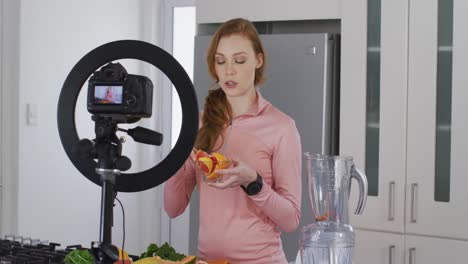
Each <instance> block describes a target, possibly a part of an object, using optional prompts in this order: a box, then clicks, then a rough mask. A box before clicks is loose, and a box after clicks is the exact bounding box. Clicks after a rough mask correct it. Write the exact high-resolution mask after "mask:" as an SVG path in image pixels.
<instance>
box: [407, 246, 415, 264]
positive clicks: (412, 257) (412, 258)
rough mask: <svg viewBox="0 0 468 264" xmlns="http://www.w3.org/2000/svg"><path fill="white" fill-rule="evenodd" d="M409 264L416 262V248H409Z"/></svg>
mask: <svg viewBox="0 0 468 264" xmlns="http://www.w3.org/2000/svg"><path fill="white" fill-rule="evenodd" d="M409 264H416V248H410V249H409Z"/></svg>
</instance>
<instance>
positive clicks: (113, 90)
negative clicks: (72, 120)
mask: <svg viewBox="0 0 468 264" xmlns="http://www.w3.org/2000/svg"><path fill="white" fill-rule="evenodd" d="M122 90H123V86H121V85H116V86H111V85H96V86H94V104H101V105H105V104H122Z"/></svg>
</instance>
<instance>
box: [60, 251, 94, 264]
mask: <svg viewBox="0 0 468 264" xmlns="http://www.w3.org/2000/svg"><path fill="white" fill-rule="evenodd" d="M64 262H65V263H66V264H94V262H95V259H94V256H93V255H92V254H91V253H90V252H89V251H88V250H87V249H75V250H73V251H72V252H70V253H68V254H67V255H66V256H65V259H64Z"/></svg>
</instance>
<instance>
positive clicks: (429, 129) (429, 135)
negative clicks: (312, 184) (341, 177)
mask: <svg viewBox="0 0 468 264" xmlns="http://www.w3.org/2000/svg"><path fill="white" fill-rule="evenodd" d="M358 2H359V6H355V5H354V4H355V3H353V5H351V4H349V6H348V7H345V8H344V9H343V10H345V11H344V12H343V27H342V34H343V35H342V87H341V112H340V113H341V117H340V119H341V123H340V153H341V154H348V155H352V156H353V157H354V158H355V161H356V162H355V163H356V164H357V166H358V167H359V168H362V169H363V170H365V172H366V174H367V177H368V180H369V197H368V203H367V206H366V209H365V212H364V214H363V215H360V216H352V223H353V225H354V226H355V227H358V228H359V227H361V228H366V229H373V230H381V231H391V232H400V233H403V232H408V233H414V234H421V235H433V236H440V237H451V238H457V239H466V240H468V229H466V228H464V223H465V222H466V219H467V218H468V210H467V209H466V206H465V205H464V203H465V201H467V200H468V192H467V191H465V189H464V188H465V186H468V178H467V177H466V176H465V174H466V173H465V171H466V169H464V166H463V164H464V163H465V162H466V161H465V160H466V158H465V157H466V156H468V141H467V140H466V139H465V135H467V134H468V122H467V121H468V119H467V118H466V114H464V113H466V112H467V110H468V107H467V104H466V103H464V100H465V98H468V89H466V87H464V84H466V83H467V81H468V76H467V74H466V73H465V72H464V70H465V69H466V68H468V67H467V66H468V65H467V64H468V63H467V62H468V50H467V49H466V47H467V46H468V45H467V44H468V34H466V33H467V32H466V31H467V30H466V22H467V21H466V20H467V19H466V15H465V14H464V12H463V10H467V8H468V3H467V2H466V1H461V0H454V1H450V0H444V1H442V0H430V1H427V0H411V1H408V0H398V1H392V3H391V4H389V3H387V2H386V1H381V0H360V1H358ZM343 5H344V6H346V5H348V4H347V3H343ZM408 17H409V19H408ZM367 29H368V30H367ZM356 32H357V33H356ZM438 32H439V33H438ZM408 36H409V37H408ZM366 40H367V41H366ZM356 58H361V59H356ZM362 58H364V59H362ZM356 195H357V191H356V188H353V190H352V197H351V205H350V206H351V208H353V207H354V206H355V201H356V200H357V199H356V198H355V196H356ZM440 223H445V224H444V225H441V224H440Z"/></svg>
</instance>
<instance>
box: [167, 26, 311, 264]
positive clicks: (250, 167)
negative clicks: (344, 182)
mask: <svg viewBox="0 0 468 264" xmlns="http://www.w3.org/2000/svg"><path fill="white" fill-rule="evenodd" d="M207 63H208V69H209V73H210V75H211V76H212V77H213V78H214V80H215V82H216V83H215V84H216V89H214V90H210V91H209V94H208V96H207V97H206V99H205V105H204V109H203V112H202V113H201V125H200V126H201V127H200V129H199V132H198V135H197V139H196V142H195V149H196V150H199V151H198V152H196V153H202V154H201V156H204V157H201V158H200V160H203V161H207V164H210V162H209V160H210V159H212V158H213V157H225V158H229V159H232V161H233V162H232V164H231V165H230V166H229V167H227V168H221V169H218V170H216V171H215V172H216V174H217V175H221V176H222V180H221V181H215V182H208V181H206V179H205V180H204V176H203V174H202V173H201V172H200V168H199V167H197V165H195V164H199V163H196V162H194V161H193V158H194V157H193V155H192V156H191V158H189V159H188V160H187V161H186V162H185V164H184V165H183V167H182V168H181V169H180V170H179V171H178V172H177V173H176V174H175V175H174V176H173V177H171V178H170V179H169V180H168V181H167V182H166V184H165V186H164V208H165V211H166V212H167V214H168V215H169V216H170V217H171V218H173V217H177V216H178V215H180V214H182V213H183V212H184V210H185V208H186V207H187V205H188V204H189V201H190V198H191V194H192V191H193V190H194V188H195V186H197V188H198V191H199V193H200V226H199V230H198V232H199V240H198V257H199V258H201V259H205V260H210V259H226V260H228V261H229V263H234V264H236V263H243V264H260V263H265V264H279V263H281V264H284V263H287V261H286V257H285V254H284V252H283V247H282V242H281V239H280V235H281V232H282V231H284V232H292V231H294V230H295V229H296V228H297V226H298V225H299V221H300V216H301V190H302V187H301V166H302V165H301V145H300V136H299V133H298V130H297V128H296V125H295V122H294V120H293V119H292V118H291V117H289V116H288V115H286V114H285V113H283V112H281V111H280V110H279V109H277V108H276V107H274V106H273V105H272V104H271V103H270V102H268V101H267V100H266V99H264V98H263V97H262V95H261V93H260V91H259V89H258V85H260V84H261V83H262V81H263V80H264V74H265V66H266V54H265V51H264V48H263V45H262V43H261V41H260V38H259V35H258V32H257V30H256V29H255V27H254V25H253V24H252V23H251V22H250V21H248V20H245V19H240V18H239V19H232V20H229V21H227V22H225V23H223V24H222V25H221V26H220V27H219V28H218V30H217V31H216V33H215V34H214V36H213V38H212V40H211V43H210V45H209V47H208V50H207ZM284 89H290V87H284ZM200 150H202V151H203V152H201V151H200ZM207 155H208V156H207ZM197 156H198V155H197ZM207 157H209V158H207ZM219 162H220V161H219V159H218V163H219ZM210 166H211V165H210ZM210 166H207V167H208V169H211V167H210ZM212 166H215V164H212Z"/></svg>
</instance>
